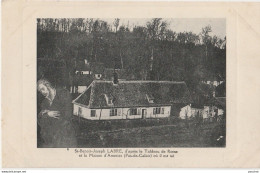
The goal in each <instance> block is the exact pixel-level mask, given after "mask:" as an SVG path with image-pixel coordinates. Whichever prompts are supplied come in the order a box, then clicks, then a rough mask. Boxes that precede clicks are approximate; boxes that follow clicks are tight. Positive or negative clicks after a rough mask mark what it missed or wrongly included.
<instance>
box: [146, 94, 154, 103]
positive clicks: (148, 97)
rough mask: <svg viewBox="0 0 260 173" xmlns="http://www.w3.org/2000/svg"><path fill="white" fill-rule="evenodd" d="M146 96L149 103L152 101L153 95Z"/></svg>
mask: <svg viewBox="0 0 260 173" xmlns="http://www.w3.org/2000/svg"><path fill="white" fill-rule="evenodd" d="M146 98H147V100H148V102H149V103H154V97H153V96H152V95H151V94H146Z"/></svg>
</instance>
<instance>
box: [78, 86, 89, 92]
mask: <svg viewBox="0 0 260 173" xmlns="http://www.w3.org/2000/svg"><path fill="white" fill-rule="evenodd" d="M86 89H87V86H78V93H83V92H84V91H85V90H86Z"/></svg>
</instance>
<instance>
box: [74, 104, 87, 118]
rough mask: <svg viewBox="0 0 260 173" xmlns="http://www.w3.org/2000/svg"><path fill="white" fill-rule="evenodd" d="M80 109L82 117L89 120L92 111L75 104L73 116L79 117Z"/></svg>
mask: <svg viewBox="0 0 260 173" xmlns="http://www.w3.org/2000/svg"><path fill="white" fill-rule="evenodd" d="M79 108H80V109H81V114H80V117H83V118H86V119H87V118H88V115H90V109H88V108H86V107H83V106H79V105H77V104H73V115H76V116H79Z"/></svg>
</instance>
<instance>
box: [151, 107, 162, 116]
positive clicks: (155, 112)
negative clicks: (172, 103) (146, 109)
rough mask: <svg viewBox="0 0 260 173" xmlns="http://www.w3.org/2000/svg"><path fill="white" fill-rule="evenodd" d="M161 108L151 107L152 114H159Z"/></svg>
mask: <svg viewBox="0 0 260 173" xmlns="http://www.w3.org/2000/svg"><path fill="white" fill-rule="evenodd" d="M160 112H161V108H153V114H154V115H155V114H160Z"/></svg>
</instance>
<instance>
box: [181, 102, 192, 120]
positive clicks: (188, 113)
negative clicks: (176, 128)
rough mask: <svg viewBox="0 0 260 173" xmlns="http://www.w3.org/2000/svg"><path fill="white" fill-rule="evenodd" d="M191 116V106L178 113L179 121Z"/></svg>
mask: <svg viewBox="0 0 260 173" xmlns="http://www.w3.org/2000/svg"><path fill="white" fill-rule="evenodd" d="M191 115H192V113H191V106H190V105H187V106H185V107H183V108H181V111H180V118H181V119H186V118H190V117H191Z"/></svg>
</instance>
